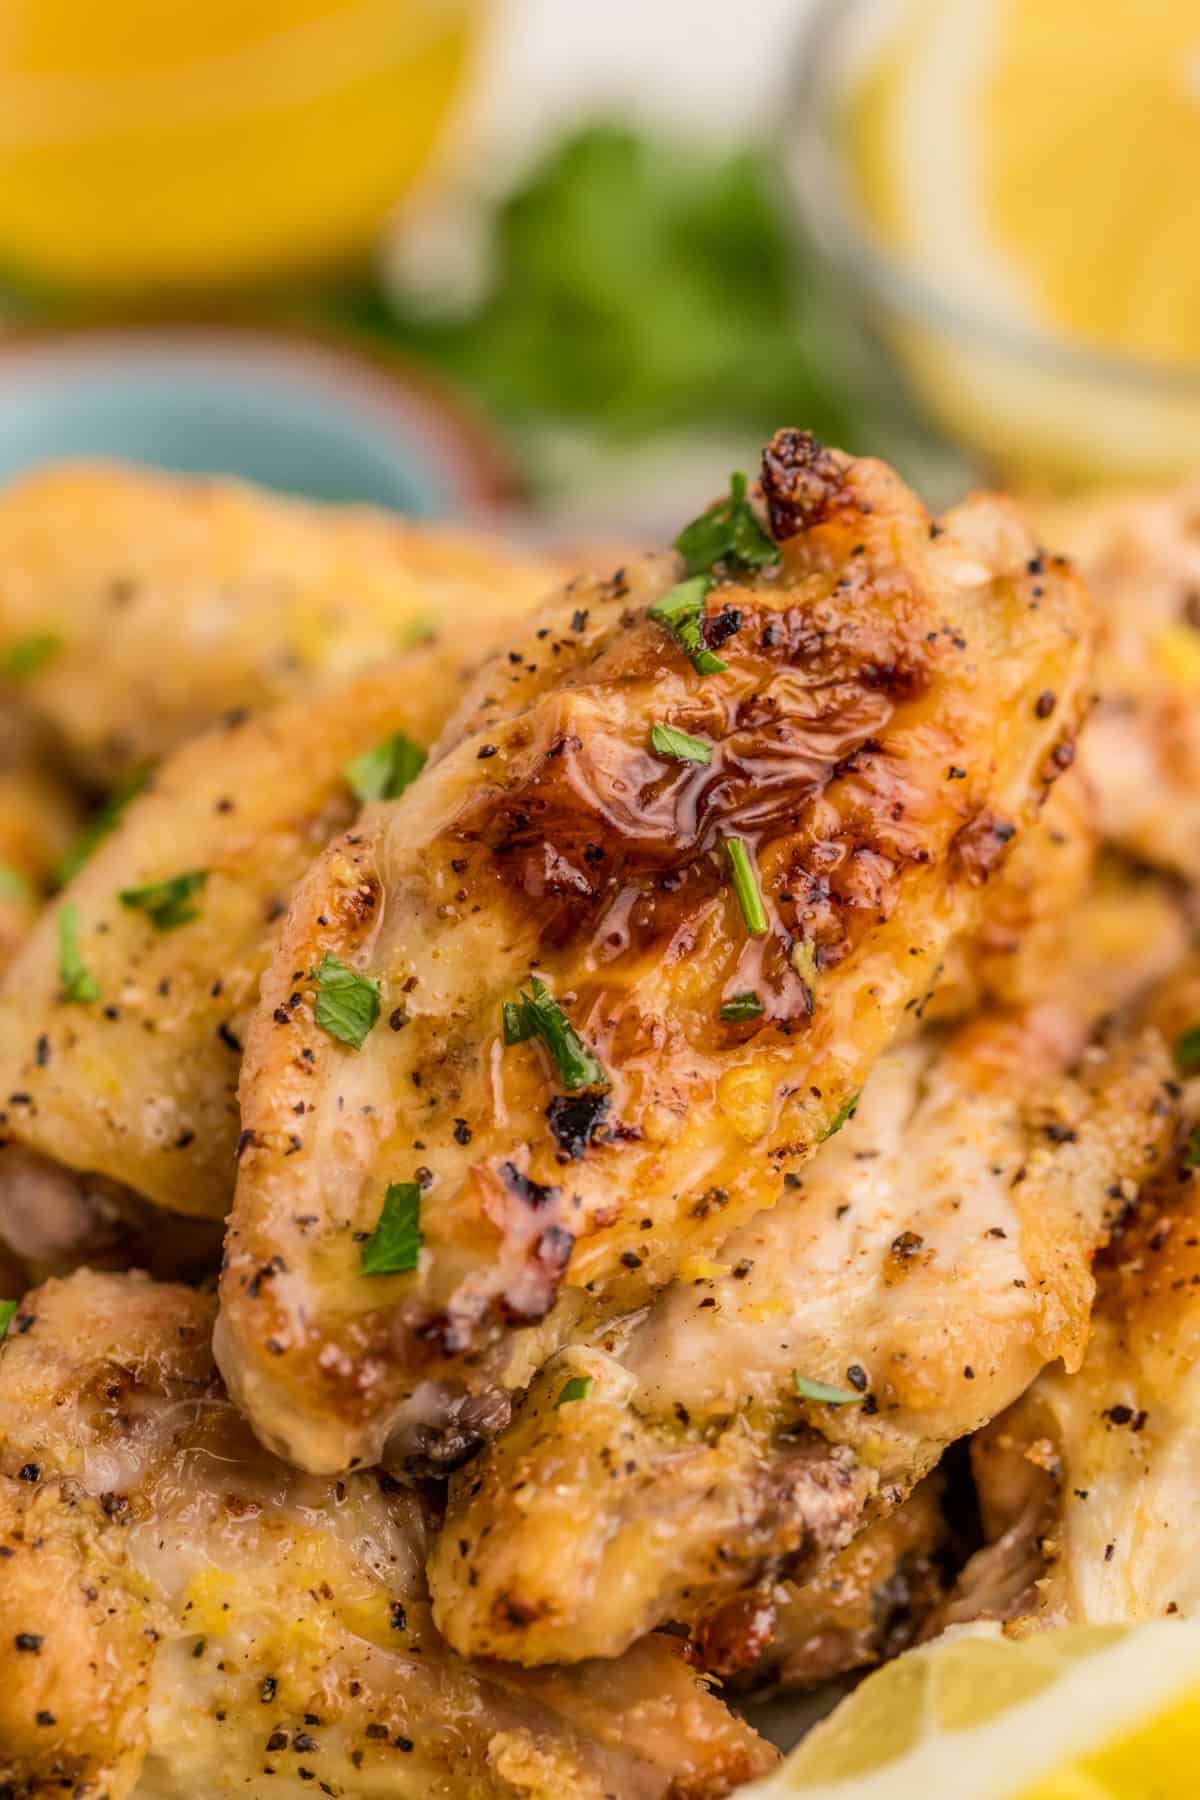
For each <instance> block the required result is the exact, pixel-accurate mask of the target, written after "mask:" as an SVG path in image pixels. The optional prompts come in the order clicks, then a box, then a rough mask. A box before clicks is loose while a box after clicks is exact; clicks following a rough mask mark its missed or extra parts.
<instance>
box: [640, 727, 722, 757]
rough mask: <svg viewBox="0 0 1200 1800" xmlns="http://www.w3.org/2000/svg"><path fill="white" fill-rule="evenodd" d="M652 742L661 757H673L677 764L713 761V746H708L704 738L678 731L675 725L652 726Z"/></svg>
mask: <svg viewBox="0 0 1200 1800" xmlns="http://www.w3.org/2000/svg"><path fill="white" fill-rule="evenodd" d="M650 742H651V744H652V745H653V747H654V749H655V750H657V751H658V754H659V755H660V756H673V757H674V758H675V760H676V762H694V763H710V762H711V761H712V755H713V753H712V745H711V744H706V743H705V742H704V739H703V738H694V737H689V736H688V734H687V732H686V731H677V730H676V728H675V726H674V725H654V726H652V727H651V729H650Z"/></svg>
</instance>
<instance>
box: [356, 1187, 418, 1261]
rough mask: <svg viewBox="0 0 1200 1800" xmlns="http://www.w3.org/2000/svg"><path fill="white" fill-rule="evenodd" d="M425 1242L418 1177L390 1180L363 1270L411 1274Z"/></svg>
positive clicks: (364, 1255)
mask: <svg viewBox="0 0 1200 1800" xmlns="http://www.w3.org/2000/svg"><path fill="white" fill-rule="evenodd" d="M423 1242H424V1239H423V1238H422V1236H421V1190H420V1188H419V1187H418V1186H417V1184H416V1182H415V1181H393V1182H389V1184H388V1191H387V1193H386V1194H385V1195H384V1197H383V1211H382V1212H381V1213H380V1215H379V1222H378V1224H377V1225H376V1227H375V1229H374V1231H373V1232H372V1233H371V1235H370V1237H369V1238H368V1239H367V1241H366V1243H365V1244H364V1245H363V1247H362V1272H363V1274H364V1275H409V1274H411V1273H412V1271H413V1270H414V1269H415V1268H416V1266H417V1258H418V1257H419V1256H420V1253H421V1245H422V1243H423Z"/></svg>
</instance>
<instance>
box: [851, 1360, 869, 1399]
mask: <svg viewBox="0 0 1200 1800" xmlns="http://www.w3.org/2000/svg"><path fill="white" fill-rule="evenodd" d="M846 1380H847V1381H848V1382H849V1383H850V1386H851V1387H852V1388H853V1389H854V1390H855V1392H856V1393H859V1394H865V1393H866V1391H867V1389H868V1387H869V1386H870V1380H869V1377H868V1375H867V1371H866V1370H865V1369H864V1368H863V1366H862V1364H861V1363H851V1364H850V1367H849V1368H848V1369H847V1370H846Z"/></svg>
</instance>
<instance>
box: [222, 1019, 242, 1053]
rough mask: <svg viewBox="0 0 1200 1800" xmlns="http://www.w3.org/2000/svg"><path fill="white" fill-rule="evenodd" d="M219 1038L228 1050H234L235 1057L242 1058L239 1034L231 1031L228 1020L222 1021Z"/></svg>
mask: <svg viewBox="0 0 1200 1800" xmlns="http://www.w3.org/2000/svg"><path fill="white" fill-rule="evenodd" d="M217 1036H218V1037H219V1038H220V1040H221V1042H222V1043H223V1044H224V1046H225V1048H226V1049H227V1050H232V1051H233V1053H234V1055H235V1056H240V1055H241V1054H242V1046H241V1042H240V1040H239V1039H238V1037H237V1034H236V1033H235V1032H234V1031H233V1030H232V1029H231V1027H230V1024H229V1021H228V1020H227V1019H222V1021H221V1023H220V1024H219V1025H218V1026H217Z"/></svg>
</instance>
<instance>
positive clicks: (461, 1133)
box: [454, 1119, 471, 1146]
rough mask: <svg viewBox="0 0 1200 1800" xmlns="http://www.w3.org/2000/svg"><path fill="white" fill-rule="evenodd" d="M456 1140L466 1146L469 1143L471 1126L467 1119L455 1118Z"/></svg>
mask: <svg viewBox="0 0 1200 1800" xmlns="http://www.w3.org/2000/svg"><path fill="white" fill-rule="evenodd" d="M454 1141H455V1143H456V1144H462V1145H464V1146H466V1145H467V1144H469V1143H470V1141H471V1127H470V1126H469V1125H468V1124H467V1121H466V1120H465V1119H455V1121H454Z"/></svg>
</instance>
